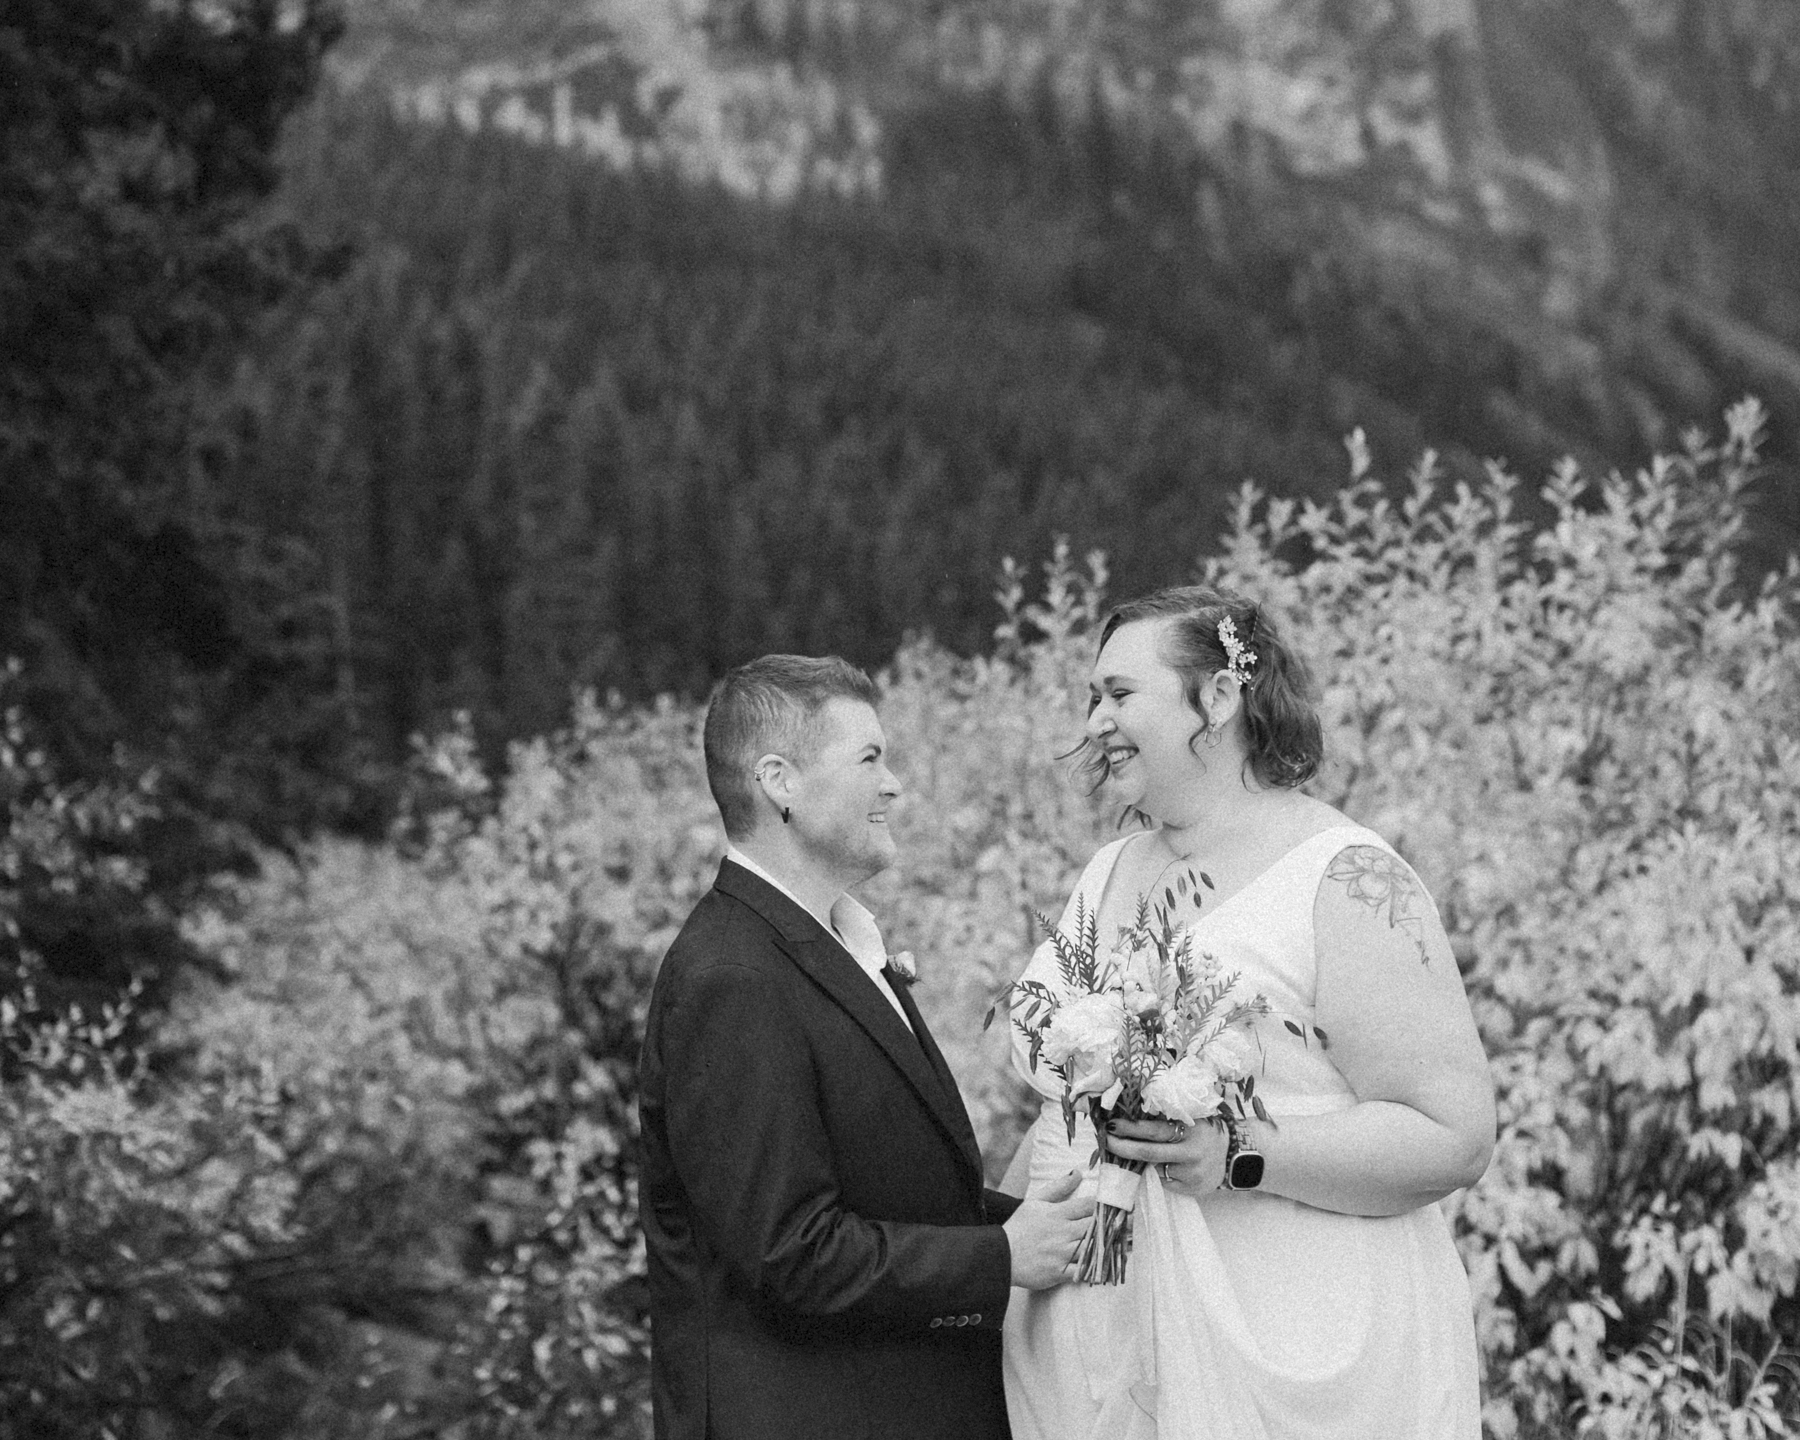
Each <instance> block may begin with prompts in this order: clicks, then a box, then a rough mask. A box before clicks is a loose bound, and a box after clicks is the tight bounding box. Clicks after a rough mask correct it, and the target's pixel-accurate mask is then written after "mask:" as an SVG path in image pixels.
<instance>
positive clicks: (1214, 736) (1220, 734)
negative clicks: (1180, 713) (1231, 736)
mask: <svg viewBox="0 0 1800 1440" xmlns="http://www.w3.org/2000/svg"><path fill="white" fill-rule="evenodd" d="M1224 738H1225V731H1224V730H1223V728H1221V727H1220V726H1218V725H1208V726H1207V727H1206V743H1207V745H1208V746H1209V747H1212V746H1216V745H1217V744H1218V743H1219V741H1221V740H1222V739H1224Z"/></svg>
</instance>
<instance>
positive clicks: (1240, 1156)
mask: <svg viewBox="0 0 1800 1440" xmlns="http://www.w3.org/2000/svg"><path fill="white" fill-rule="evenodd" d="M1262 1177H1263V1157H1262V1156H1261V1155H1259V1154H1258V1153H1257V1152H1256V1151H1254V1150H1240V1151H1239V1152H1238V1153H1237V1154H1236V1155H1233V1156H1232V1157H1231V1188H1232V1189H1233V1190H1254V1189H1255V1188H1256V1187H1257V1186H1258V1185H1260V1184H1262Z"/></svg>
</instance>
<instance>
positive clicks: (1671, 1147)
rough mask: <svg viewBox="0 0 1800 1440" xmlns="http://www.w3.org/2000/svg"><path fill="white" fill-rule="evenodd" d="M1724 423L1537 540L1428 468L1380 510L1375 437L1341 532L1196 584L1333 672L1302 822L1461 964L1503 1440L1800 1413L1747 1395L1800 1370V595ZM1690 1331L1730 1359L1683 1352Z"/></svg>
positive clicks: (1750, 423)
mask: <svg viewBox="0 0 1800 1440" xmlns="http://www.w3.org/2000/svg"><path fill="white" fill-rule="evenodd" d="M1727 421H1728V431H1729V433H1728V438H1727V440H1726V442H1725V444H1724V446H1723V447H1722V448H1714V447H1712V446H1710V445H1708V444H1707V443H1706V442H1705V440H1704V439H1703V438H1702V437H1699V436H1691V437H1690V438H1689V439H1688V441H1687V444H1686V448H1685V450H1684V451H1683V453H1681V454H1679V455H1675V456H1664V457H1659V458H1658V459H1657V460H1655V461H1654V462H1653V463H1652V464H1651V465H1650V466H1649V467H1648V468H1647V469H1645V470H1643V471H1641V472H1639V473H1638V474H1637V475H1636V476H1634V477H1629V478H1628V477H1625V476H1622V475H1617V474H1615V475H1612V476H1609V477H1608V478H1606V479H1605V480H1603V481H1600V482H1599V483H1597V484H1590V483H1589V482H1587V481H1586V480H1584V479H1583V477H1582V476H1581V475H1580V474H1579V473H1578V472H1577V471H1576V469H1575V467H1574V466H1573V465H1572V464H1565V465H1564V466H1563V467H1561V468H1560V469H1558V470H1557V471H1556V473H1555V474H1554V475H1553V476H1552V478H1551V480H1550V482H1549V484H1548V485H1547V486H1546V487H1545V490H1544V498H1545V499H1546V501H1547V502H1548V503H1549V505H1550V507H1551V511H1552V518H1551V520H1550V522H1549V523H1547V524H1545V525H1544V526H1543V527H1542V528H1541V529H1537V530H1535V531H1534V530H1532V529H1530V528H1528V527H1526V526H1523V525H1522V524H1521V523H1520V522H1519V521H1518V520H1517V519H1516V518H1515V517H1514V512H1513V509H1512V505H1513V498H1514V494H1515V492H1516V489H1517V483H1516V481H1514V480H1513V479H1512V478H1511V477H1510V476H1508V475H1507V474H1505V473H1504V471H1502V470H1501V469H1500V468H1499V467H1497V466H1495V467H1492V468H1491V469H1490V473H1489V478H1488V483H1487V485H1486V486H1485V487H1484V488H1482V489H1480V490H1475V489H1471V488H1469V487H1465V486H1458V487H1456V488H1455V489H1454V490H1453V491H1450V492H1449V493H1445V492H1444V490H1443V489H1442V488H1441V487H1439V486H1438V485H1437V483H1436V479H1435V476H1434V472H1433V465H1432V462H1431V459H1430V457H1427V458H1426V459H1425V460H1424V461H1423V462H1422V463H1421V464H1420V466H1419V467H1418V468H1417V470H1416V471H1415V472H1414V474H1413V476H1412V478H1411V484H1410V489H1409V491H1408V493H1407V494H1406V496H1405V498H1404V499H1403V500H1401V501H1400V502H1399V503H1390V502H1389V501H1388V500H1387V499H1385V498H1384V497H1383V494H1382V492H1381V490H1380V489H1379V488H1378V487H1377V486H1376V485H1375V484H1374V483H1373V482H1372V480H1371V479H1370V478H1369V461H1368V457H1367V455H1366V452H1364V451H1363V450H1362V448H1361V446H1360V443H1358V442H1359V439H1360V437H1358V440H1353V442H1352V447H1351V448H1352V457H1353V467H1352V468H1353V479H1354V483H1353V485H1352V486H1351V487H1350V488H1349V489H1347V490H1346V491H1344V492H1343V493H1342V494H1340V495H1339V497H1338V498H1337V500H1336V502H1335V503H1334V504H1332V505H1330V506H1315V505H1306V506H1294V505H1290V504H1286V503H1283V502H1280V501H1272V502H1268V503H1267V504H1259V502H1258V499H1257V497H1256V496H1255V495H1254V494H1247V495H1246V496H1245V497H1244V501H1243V507H1242V511H1241V514H1240V518H1239V523H1238V525H1237V527H1236V530H1235V532H1234V533H1233V535H1232V536H1231V537H1230V539H1229V540H1228V542H1227V545H1226V547H1225V552H1224V554H1223V555H1222V556H1221V557H1220V558H1219V559H1217V560H1216V561H1214V562H1212V563H1211V564H1210V565H1209V566H1208V573H1209V574H1210V575H1211V576H1212V577H1213V578H1215V579H1217V580H1220V581H1222V582H1224V583H1227V584H1235V585H1239V586H1241V587H1243V588H1245V589H1247V590H1250V591H1253V592H1255V593H1257V594H1259V595H1260V596H1262V597H1263V598H1264V599H1265V600H1267V601H1268V602H1270V603H1271V604H1272V605H1274V606H1275V608H1276V610H1277V612H1278V613H1280V614H1281V615H1282V616H1283V617H1284V618H1286V619H1287V621H1288V623H1289V624H1290V625H1291V626H1292V627H1293V629H1294V632H1295V634H1296V636H1297V638H1298V640H1299V643H1300V645H1301V647H1302V648H1303V649H1304V650H1306V651H1307V652H1309V653H1310V654H1312V655H1313V656H1314V657H1316V659H1317V660H1318V661H1319V662H1320V668H1321V670H1322V673H1323V677H1324V687H1325V709H1326V712H1327V724H1328V734H1329V740H1330V747H1331V750H1332V752H1333V754H1334V755H1335V756H1336V757H1337V765H1336V767H1335V769H1334V770H1333V771H1332V772H1331V774H1330V776H1329V778H1328V779H1327V781H1326V783H1325V785H1324V787H1323V789H1322V792H1321V793H1324V794H1325V795H1326V798H1329V799H1331V800H1333V801H1335V802H1337V803H1339V804H1341V805H1343V807H1344V808H1345V809H1347V810H1348V811H1349V812H1350V813H1352V814H1353V815H1355V816H1356V817H1357V818H1358V819H1360V820H1363V821H1365V822H1366V823H1368V824H1370V825H1372V826H1373V827H1375V828H1376V829H1378V830H1380V831H1382V832H1383V833H1385V834H1386V835H1387V836H1389V837H1390V838H1391V839H1392V840H1393V841H1394V842H1395V843H1396V844H1397V845H1398V846H1399V847H1400V848H1401V849H1402V851H1404V852H1405V853H1406V854H1407V855H1408V856H1409V857H1411V858H1412V859H1413V860H1414V861H1415V863H1416V864H1417V865H1418V867H1419V869H1420V871H1421V872H1422V874H1423V875H1424V877H1425V878H1426V880H1427V882H1428V883H1429V884H1430V885H1431V887H1432V889H1433V891H1434V893H1435V894H1436V896H1437V898H1438V901H1439V904H1440V907H1441V908H1442V910H1443V912H1444V917H1445V920H1446V922H1447V924H1448V927H1449V929H1450V930H1451V933H1452V936H1453V938H1454V940H1455V941H1456V943H1457V945H1458V950H1459V955H1460V956H1461V958H1462V960H1463V962H1464V964H1465V969H1466V972H1467V976H1468V982H1469V986H1470V990H1471V994H1472V997H1473V999H1474V1000H1475V1003H1476V1006H1477V1011H1478V1017H1479V1019H1480V1021H1481V1025H1482V1031H1483V1035H1484V1037H1485V1039H1486V1043H1487V1046H1488V1051H1489V1054H1490V1056H1491V1057H1492V1060H1493V1064H1494V1071H1495V1075H1496V1078H1497V1080H1498V1082H1499V1090H1500V1103H1501V1129H1500V1139H1499V1146H1498V1149H1497V1150H1496V1152H1495V1158H1494V1161H1493V1164H1492V1166H1491V1167H1490V1169H1489V1172H1488V1174H1487V1177H1486V1178H1485V1179H1484V1180H1483V1181H1482V1182H1481V1183H1480V1184H1479V1185H1477V1186H1475V1187H1474V1188H1472V1189H1471V1190H1469V1191H1467V1192H1465V1193H1463V1194H1462V1195H1460V1196H1459V1197H1458V1198H1457V1200H1456V1202H1455V1204H1454V1206H1453V1209H1454V1213H1455V1216H1456V1220H1457V1224H1458V1228H1459V1231H1460V1234H1461V1240H1462V1246H1463V1252H1464V1255H1465V1258H1466V1260H1467V1262H1468V1265H1469V1269H1470V1273H1471V1276H1472V1278H1473V1281H1474V1285H1475V1290H1476V1295H1477V1308H1478V1321H1479V1326H1480V1331H1481V1337H1482V1344H1483V1348H1484V1351H1485V1354H1486V1358H1487V1363H1488V1381H1489V1388H1490V1395H1491V1397H1492V1398H1491V1399H1490V1401H1489V1405H1488V1411H1487V1418H1488V1423H1489V1425H1490V1427H1491V1428H1492V1430H1493V1431H1494V1433H1496V1434H1497V1435H1502V1436H1504V1435H1509V1434H1511V1433H1513V1432H1514V1431H1515V1430H1516V1429H1517V1428H1518V1427H1519V1425H1520V1424H1521V1423H1524V1424H1526V1425H1528V1426H1529V1425H1545V1424H1550V1423H1553V1422H1555V1421H1556V1420H1557V1419H1559V1418H1560V1417H1562V1416H1563V1415H1564V1414H1565V1413H1568V1414H1571V1415H1573V1416H1575V1417H1576V1418H1577V1420H1578V1429H1579V1431H1580V1432H1581V1433H1595V1434H1602V1435H1607V1436H1614V1435H1626V1434H1631V1435H1638V1434H1658V1435H1660V1434H1674V1433H1681V1434H1688V1433H1692V1434H1721V1435H1722V1434H1726V1433H1730V1434H1732V1435H1734V1436H1736V1435H1759V1434H1790V1433H1793V1432H1792V1430H1791V1429H1784V1428H1782V1426H1783V1424H1784V1423H1785V1422H1783V1421H1782V1420H1781V1419H1780V1418H1779V1417H1780V1415H1781V1414H1783V1413H1785V1414H1786V1415H1787V1416H1788V1417H1790V1419H1791V1417H1792V1416H1793V1415H1794V1414H1795V1412H1796V1410H1797V1409H1800V1392H1796V1391H1795V1389H1794V1388H1793V1386H1792V1385H1791V1383H1788V1384H1786V1388H1785V1389H1784V1388H1783V1387H1784V1383H1786V1377H1785V1376H1784V1374H1783V1372H1782V1369H1781V1367H1780V1366H1779V1365H1776V1366H1773V1367H1771V1366H1769V1365H1768V1364H1766V1363H1764V1362H1765V1361H1766V1360H1767V1357H1768V1356H1769V1355H1770V1354H1771V1351H1773V1350H1776V1349H1778V1348H1780V1347H1786V1349H1787V1350H1789V1351H1792V1350H1793V1348H1794V1347H1795V1346H1796V1344H1797V1343H1800V1303H1797V1301H1796V1295H1795V1286H1796V1279H1797V1278H1800V1223H1797V1222H1800V1129H1797V1128H1796V1122H1795V1111H1796V1102H1800V1051H1797V1049H1796V1041H1797V1037H1800V999H1797V998H1796V996H1797V993H1800V879H1797V876H1796V871H1795V869H1794V856H1795V854H1796V843H1797V842H1800V742H1797V741H1796V738H1795V733H1794V717H1795V715H1796V714H1800V641H1797V639H1796V632H1795V619H1796V616H1795V611H1794V606H1793V596H1794V584H1795V580H1796V578H1797V577H1800V568H1796V567H1795V566H1793V565H1791V564H1790V567H1789V569H1788V570H1787V572H1786V574H1785V575H1780V576H1771V577H1770V578H1769V579H1768V581H1767V582H1766V583H1763V584H1762V585H1760V586H1758V585H1756V584H1754V583H1752V582H1751V581H1750V580H1748V579H1747V578H1746V577H1743V576H1740V575H1739V574H1738V573H1737V571H1736V568H1735V565H1734V563H1733V543H1734V541H1735V540H1736V539H1737V537H1738V534H1739V531H1740V528H1741V524H1742V514H1743V502H1744V497H1745V491H1746V488H1747V487H1748V486H1749V485H1750V483H1751V482H1752V480H1753V479H1754V477H1755V475H1756V471H1757V454H1756V447H1757V438H1758V431H1759V428H1760V424H1761V415H1760V412H1759V410H1758V409H1757V407H1756V406H1755V405H1754V403H1753V402H1745V403H1744V404H1742V405H1739V406H1737V407H1735V408H1734V409H1733V410H1732V411H1731V412H1730V413H1729V415H1728V417H1727ZM1295 552H1300V553H1304V554H1305V555H1306V556H1307V561H1306V563H1304V564H1294V563H1290V562H1289V561H1288V560H1286V559H1284V558H1283V557H1284V556H1286V555H1290V554H1293V553H1295ZM1695 1315H1698V1316H1699V1317H1702V1318H1703V1319H1704V1320H1705V1321H1706V1322H1708V1324H1709V1325H1710V1327H1711V1331H1710V1333H1711V1334H1712V1335H1713V1336H1714V1337H1715V1339H1717V1340H1720V1341H1722V1343H1723V1349H1722V1350H1721V1349H1720V1348H1718V1347H1717V1346H1715V1347H1713V1351H1712V1353H1713V1354H1714V1355H1715V1356H1717V1355H1721V1354H1723V1355H1726V1356H1728V1357H1734V1358H1729V1359H1728V1360H1727V1361H1726V1362H1725V1363H1717V1364H1707V1363H1703V1362H1701V1361H1700V1360H1698V1358H1697V1355H1698V1353H1699V1352H1697V1351H1695V1350H1693V1349H1687V1350H1686V1351H1685V1352H1684V1351H1683V1348H1682V1347H1683V1337H1684V1336H1690V1335H1691V1327H1690V1320H1691V1319H1692V1317H1693V1316H1695ZM1705 1348H1706V1347H1704V1346H1703V1347H1701V1349H1702V1350H1704V1349H1705ZM1684 1354H1685V1359H1684ZM1739 1362H1744V1363H1739ZM1783 1406H1785V1407H1787V1408H1786V1409H1785V1411H1783V1409H1782V1407H1783ZM1677 1417H1685V1419H1682V1420H1680V1422H1679V1423H1678V1421H1677ZM1689 1426H1691V1427H1692V1428H1684V1427H1689Z"/></svg>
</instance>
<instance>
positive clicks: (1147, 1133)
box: [1106, 1119, 1231, 1195]
mask: <svg viewBox="0 0 1800 1440" xmlns="http://www.w3.org/2000/svg"><path fill="white" fill-rule="evenodd" d="M1230 1143H1231V1137H1230V1135H1229V1134H1228V1133H1227V1131H1226V1129H1225V1122H1224V1121H1222V1120H1212V1119H1207V1120H1202V1121H1200V1122H1199V1123H1198V1124H1195V1125H1183V1124H1182V1123H1181V1122H1180V1121H1178V1120H1113V1121H1110V1122H1108V1124H1107V1127H1106V1148H1107V1150H1108V1151H1109V1152H1111V1153H1112V1154H1114V1155H1117V1156H1118V1157H1119V1158H1120V1159H1121V1160H1142V1161H1143V1162H1144V1163H1145V1164H1147V1165H1154V1166H1156V1167H1157V1169H1158V1171H1159V1172H1160V1173H1161V1175H1162V1182H1163V1184H1164V1185H1166V1186H1167V1187H1168V1188H1169V1189H1171V1190H1179V1191H1181V1192H1182V1193H1183V1194H1185V1195H1207V1194H1210V1193H1211V1192H1213V1191H1214V1190H1217V1189H1218V1188H1219V1187H1220V1186H1221V1185H1223V1184H1224V1183H1225V1150H1226V1147H1227V1146H1228V1145H1229V1144H1230Z"/></svg>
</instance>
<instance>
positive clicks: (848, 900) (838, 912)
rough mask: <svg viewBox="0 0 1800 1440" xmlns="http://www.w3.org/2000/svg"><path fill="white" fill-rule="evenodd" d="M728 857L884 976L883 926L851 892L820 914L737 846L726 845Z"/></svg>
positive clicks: (842, 892) (842, 894) (870, 969)
mask: <svg viewBox="0 0 1800 1440" xmlns="http://www.w3.org/2000/svg"><path fill="white" fill-rule="evenodd" d="M725 858H726V859H727V860H730V861H731V862H732V863H733V864H737V865H742V866H743V867H744V868H745V869H746V870H748V871H749V872H750V873H751V874H752V875H754V876H756V877H757V878H758V879H759V880H766V881H767V882H768V883H769V884H771V885H773V886H774V887H775V888H776V889H777V890H779V891H780V892H781V893H782V894H783V895H785V896H787V897H788V899H790V900H792V901H793V902H794V903H795V904H796V905H798V906H799V907H800V908H801V909H802V910H804V911H806V913H807V914H808V915H810V916H812V917H813V919H815V920H817V921H818V922H819V924H821V925H822V926H824V927H825V932H826V933H827V934H828V935H831V936H832V937H834V938H835V939H836V940H837V942H838V943H839V944H840V945H842V946H843V947H844V948H845V949H846V950H848V951H849V952H850V956H851V958H852V959H853V960H855V961H856V963H857V964H858V965H860V966H862V968H863V969H864V970H866V971H868V972H869V974H870V975H871V976H879V975H880V974H881V967H882V966H883V965H885V964H887V950H886V948H885V947H884V945H883V944H882V939H881V927H880V926H879V925H877V924H876V923H875V917H874V915H873V914H871V913H870V911H869V908H868V906H866V905H864V904H863V903H862V902H861V901H860V900H858V899H857V898H856V897H855V896H854V895H852V894H851V893H850V892H849V891H848V890H840V891H839V892H838V896H837V898H836V899H835V900H833V901H832V902H831V909H830V910H829V911H827V912H826V913H825V914H823V915H821V914H820V913H819V912H818V911H817V910H815V909H813V908H812V906H810V905H808V904H807V903H806V902H805V901H804V900H802V899H801V898H800V897H799V896H798V895H796V894H795V893H794V892H793V891H792V890H791V889H789V888H788V887H787V886H786V885H784V884H782V882H781V881H780V880H778V879H777V878H776V877H775V876H773V875H771V874H770V873H769V872H768V871H767V870H766V869H764V868H763V867H762V866H761V865H758V864H757V863H756V861H754V860H752V859H751V858H750V857H749V856H748V855H746V854H745V853H744V852H743V851H742V850H740V849H738V848H737V846H735V845H727V846H726V847H725ZM884 988H885V987H884Z"/></svg>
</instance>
